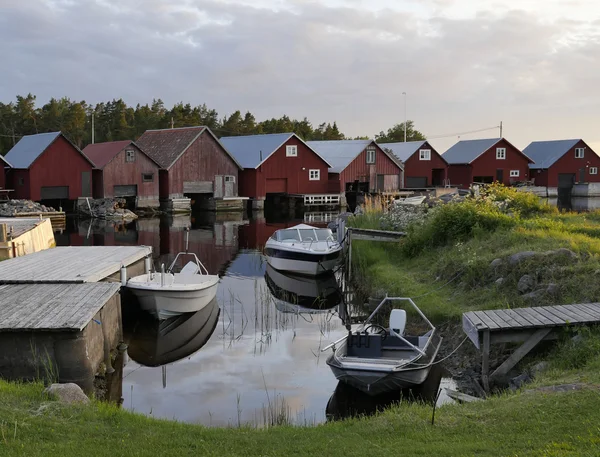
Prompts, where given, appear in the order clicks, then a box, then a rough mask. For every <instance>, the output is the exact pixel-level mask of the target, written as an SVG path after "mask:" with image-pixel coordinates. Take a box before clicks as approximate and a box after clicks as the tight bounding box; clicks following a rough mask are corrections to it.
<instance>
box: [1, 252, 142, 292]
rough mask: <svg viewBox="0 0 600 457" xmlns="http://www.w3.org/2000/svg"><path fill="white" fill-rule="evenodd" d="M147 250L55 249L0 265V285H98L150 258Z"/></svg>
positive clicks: (7, 261)
mask: <svg viewBox="0 0 600 457" xmlns="http://www.w3.org/2000/svg"><path fill="white" fill-rule="evenodd" d="M151 252H152V248H151V247H148V246H83V247H58V248H54V249H48V250H46V251H41V252H36V253H34V254H29V255H26V256H23V257H17V258H15V259H10V260H5V261H4V262H0V284H39V283H84V282H98V281H101V280H103V279H105V278H107V277H109V276H111V275H114V274H115V273H118V272H119V270H120V268H121V265H125V266H129V265H131V264H133V263H136V262H138V261H140V260H142V259H143V258H144V257H146V256H148V255H150V254H151Z"/></svg>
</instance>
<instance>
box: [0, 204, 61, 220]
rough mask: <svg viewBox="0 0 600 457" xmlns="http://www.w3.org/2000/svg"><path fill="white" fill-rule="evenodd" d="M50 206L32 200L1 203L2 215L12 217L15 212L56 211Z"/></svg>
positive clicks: (0, 213)
mask: <svg viewBox="0 0 600 457" xmlns="http://www.w3.org/2000/svg"><path fill="white" fill-rule="evenodd" d="M56 211H57V210H56V209H54V208H51V207H50V206H45V205H41V204H39V203H36V202H32V201H31V200H8V201H6V202H3V203H1V204H0V217H12V216H14V215H15V214H27V213H32V214H37V213H55V212H56Z"/></svg>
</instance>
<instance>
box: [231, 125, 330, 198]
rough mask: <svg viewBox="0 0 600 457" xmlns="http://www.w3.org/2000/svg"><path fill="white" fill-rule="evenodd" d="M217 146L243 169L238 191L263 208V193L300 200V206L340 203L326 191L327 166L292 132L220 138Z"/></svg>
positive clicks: (327, 189)
mask: <svg viewBox="0 0 600 457" xmlns="http://www.w3.org/2000/svg"><path fill="white" fill-rule="evenodd" d="M221 143H223V145H224V146H225V147H226V148H227V150H228V151H229V152H230V153H231V154H232V155H233V156H234V157H235V158H236V160H237V161H238V162H239V163H240V164H241V165H242V166H243V167H244V170H243V171H240V183H239V192H240V194H241V195H243V196H245V197H250V198H251V199H252V208H253V209H260V208H263V207H264V200H265V198H266V196H267V194H285V195H290V196H294V197H298V196H299V197H301V198H303V200H304V203H305V204H307V205H311V204H312V203H314V202H316V201H318V202H327V201H328V202H331V203H332V204H338V205H339V202H340V192H339V191H334V193H333V194H331V193H330V192H329V182H328V174H327V171H328V169H329V168H330V167H331V165H330V164H329V163H328V162H327V161H326V160H325V159H324V158H323V157H321V156H320V155H319V154H318V153H317V152H315V151H314V149H312V148H311V147H310V146H308V145H307V143H305V142H304V141H302V139H301V138H300V137H298V136H297V135H296V134H294V133H277V134H267V135H248V136H235V137H224V138H221Z"/></svg>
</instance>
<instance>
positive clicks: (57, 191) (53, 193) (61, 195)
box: [40, 186, 69, 200]
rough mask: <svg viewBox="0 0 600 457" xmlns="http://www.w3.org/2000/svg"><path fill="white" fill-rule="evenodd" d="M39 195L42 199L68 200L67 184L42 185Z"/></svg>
mask: <svg viewBox="0 0 600 457" xmlns="http://www.w3.org/2000/svg"><path fill="white" fill-rule="evenodd" d="M40 197H41V199H42V200H59V199H65V200H68V199H69V186H51V187H42V189H41V191H40Z"/></svg>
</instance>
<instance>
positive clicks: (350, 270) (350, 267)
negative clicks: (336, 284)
mask: <svg viewBox="0 0 600 457" xmlns="http://www.w3.org/2000/svg"><path fill="white" fill-rule="evenodd" d="M351 279H352V229H351V228H350V229H348V282H350V280H351Z"/></svg>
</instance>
